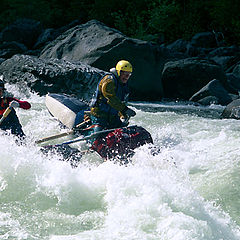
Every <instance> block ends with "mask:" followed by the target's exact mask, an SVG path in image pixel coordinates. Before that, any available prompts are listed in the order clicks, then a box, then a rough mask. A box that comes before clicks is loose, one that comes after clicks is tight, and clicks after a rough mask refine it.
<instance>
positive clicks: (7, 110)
mask: <svg viewBox="0 0 240 240" xmlns="http://www.w3.org/2000/svg"><path fill="white" fill-rule="evenodd" d="M11 111H12V108H11V107H8V108H7V109H6V110H5V112H4V113H3V116H2V118H1V119H0V125H1V124H2V122H3V120H4V119H5V118H6V117H7V116H8V114H9V113H10V112H11Z"/></svg>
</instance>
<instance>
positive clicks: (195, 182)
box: [0, 86, 240, 240]
mask: <svg viewBox="0 0 240 240" xmlns="http://www.w3.org/2000/svg"><path fill="white" fill-rule="evenodd" d="M8 90H9V91H11V92H13V93H14V95H15V96H16V97H19V98H21V99H26V98H27V99H28V101H29V102H31V104H32V109H31V110H28V111H26V110H22V109H17V114H18V116H19V119H20V121H21V123H22V125H23V130H24V132H25V134H26V135H27V144H26V145H17V144H16V143H15V138H14V137H13V136H8V135H3V134H2V135H0V140H1V146H0V148H1V157H0V239H18V240H20V239H39V240H40V239H44V240H45V239H50V240H78V239H81V240H83V239H84V240H87V239H109V240H110V239H118V240H129V239H131V240H135V239H136V240H137V239H138V240H139V239H142V240H145V239H146V240H158V239H167V240H193V239H196V240H200V239H201V240H206V239H207V240H208V239H209V240H210V239H211V240H219V239H224V240H225V239H232V240H234V239H240V210H239V205H240V202H239V201H240V200H239V199H240V187H239V180H240V176H239V169H240V165H239V155H240V150H239V144H240V130H239V129H240V128H239V122H238V121H237V120H220V119H219V118H214V117H211V118H208V117H206V116H205V115H204V114H202V116H201V112H204V113H206V112H208V111H211V112H213V113H214V112H215V113H216V112H218V111H221V110H223V108H222V107H219V106H211V107H208V108H198V107H192V106H188V105H184V104H182V105H181V104H180V105H179V104H176V103H175V104H163V103H155V104H150V103H133V104H132V107H133V108H134V110H136V112H137V115H136V117H134V118H132V119H131V121H130V124H131V125H135V124H137V125H139V126H142V127H144V128H146V129H147V130H148V131H149V132H150V133H151V134H152V137H153V140H154V145H155V148H156V149H157V150H156V151H155V153H154V154H152V151H153V150H154V147H153V146H150V145H145V146H142V147H140V148H139V149H137V150H136V154H135V155H134V156H133V158H132V164H129V165H128V166H127V167H126V166H120V165H118V164H114V163H113V162H111V161H107V162H103V161H102V160H101V158H100V157H99V156H98V155H97V154H95V153H92V154H89V155H85V156H83V158H82V159H81V162H80V164H79V166H78V167H77V168H72V167H71V166H70V164H69V163H67V162H64V161H59V160H62V159H61V156H59V155H57V154H53V155H51V154H49V155H43V154H42V153H41V152H40V151H39V149H40V147H39V146H37V145H35V144H34V141H35V140H37V139H39V138H42V137H45V136H49V135H52V134H56V133H59V132H60V131H63V130H61V129H60V127H59V124H58V122H57V121H56V120H55V119H54V118H53V117H51V116H50V114H49V113H48V111H47V109H46V107H45V104H44V97H39V96H37V95H36V94H33V93H24V94H23V93H21V94H20V93H19V91H18V89H17V88H15V87H14V86H8ZM199 111H200V114H199ZM55 141H56V140H55ZM58 141H60V142H61V141H63V140H62V139H61V140H58Z"/></svg>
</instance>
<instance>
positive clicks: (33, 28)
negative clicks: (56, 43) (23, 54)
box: [0, 18, 43, 48]
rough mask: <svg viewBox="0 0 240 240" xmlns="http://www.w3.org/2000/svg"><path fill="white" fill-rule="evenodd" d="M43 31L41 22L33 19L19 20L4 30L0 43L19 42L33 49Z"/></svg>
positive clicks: (0, 36)
mask: <svg viewBox="0 0 240 240" xmlns="http://www.w3.org/2000/svg"><path fill="white" fill-rule="evenodd" d="M42 31H43V28H42V25H41V23H40V22H38V21H36V20H32V19H25V18H24V19H19V20H17V21H16V22H14V23H13V24H11V25H9V26H7V27H6V28H4V29H3V31H2V32H1V35H0V42H12V41H15V42H19V43H22V44H24V45H25V46H27V47H28V48H32V47H33V45H34V44H35V42H36V41H37V38H38V36H39V35H40V34H41V32H42Z"/></svg>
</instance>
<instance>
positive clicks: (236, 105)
mask: <svg viewBox="0 0 240 240" xmlns="http://www.w3.org/2000/svg"><path fill="white" fill-rule="evenodd" d="M221 117H222V118H233V119H240V99H236V100H234V101H232V102H231V103H229V104H228V105H227V106H226V107H225V109H224V110H223V113H222V115H221Z"/></svg>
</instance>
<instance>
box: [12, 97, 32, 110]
mask: <svg viewBox="0 0 240 240" xmlns="http://www.w3.org/2000/svg"><path fill="white" fill-rule="evenodd" d="M12 101H16V102H18V103H19V107H20V108H23V109H29V108H31V104H30V103H29V102H27V101H21V100H19V99H17V98H13V97H9V98H8V102H9V103H11V102H12Z"/></svg>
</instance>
